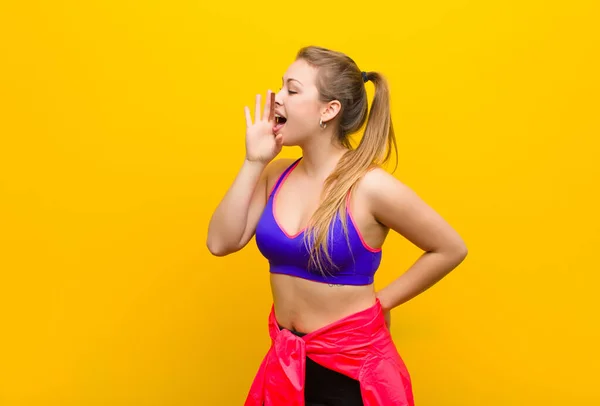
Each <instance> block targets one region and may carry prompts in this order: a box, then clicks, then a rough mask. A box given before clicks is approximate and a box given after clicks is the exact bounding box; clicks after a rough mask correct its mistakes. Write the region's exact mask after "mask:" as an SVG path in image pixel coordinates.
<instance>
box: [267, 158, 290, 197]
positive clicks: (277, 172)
mask: <svg viewBox="0 0 600 406" xmlns="http://www.w3.org/2000/svg"><path fill="white" fill-rule="evenodd" d="M296 160H297V158H280V159H275V160H273V161H271V162H269V165H267V167H266V168H265V170H264V176H265V178H266V181H267V191H271V189H273V187H274V186H275V183H277V180H278V179H279V177H280V176H281V175H282V174H283V172H284V171H285V170H286V169H287V168H289V167H290V165H292V164H293V163H294V162H296Z"/></svg>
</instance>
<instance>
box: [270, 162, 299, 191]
mask: <svg viewBox="0 0 600 406" xmlns="http://www.w3.org/2000/svg"><path fill="white" fill-rule="evenodd" d="M301 159H302V157H300V158H298V159H296V160H295V161H294V162H293V163H292V164H291V165H290V166H288V167H287V168H286V169H285V171H283V173H282V174H281V175H279V178H278V179H277V182H276V183H275V186H273V189H271V193H269V197H271V196H272V195H273V193H275V192H276V191H277V189H279V186H281V183H282V182H283V180H284V179H285V177H286V176H287V174H288V173H289V172H290V171H291V170H292V169H293V168H294V167H295V166H296V165H297V164H298V162H300V160H301Z"/></svg>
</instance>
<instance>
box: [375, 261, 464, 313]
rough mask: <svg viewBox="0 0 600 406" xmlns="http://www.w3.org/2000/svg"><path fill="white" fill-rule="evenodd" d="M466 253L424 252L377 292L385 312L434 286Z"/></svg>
mask: <svg viewBox="0 0 600 406" xmlns="http://www.w3.org/2000/svg"><path fill="white" fill-rule="evenodd" d="M465 256H466V253H462V252H459V251H456V252H435V251H431V252H426V253H424V254H423V255H421V257H419V259H418V260H417V261H416V262H415V263H414V264H413V266H411V267H410V268H409V269H408V270H407V271H406V272H405V273H403V274H402V275H401V276H400V277H398V278H397V279H396V280H394V281H393V282H391V283H390V284H389V285H387V286H386V287H385V288H383V289H381V290H380V291H378V292H377V297H378V298H379V300H380V302H381V306H382V307H383V309H384V310H385V311H389V310H391V309H393V308H394V307H396V306H399V305H401V304H402V303H405V302H407V301H409V300H410V299H412V298H414V297H415V296H417V295H419V294H420V293H422V292H424V291H425V290H427V289H429V288H430V287H431V286H433V285H435V284H436V283H437V282H438V281H440V280H441V279H442V278H443V277H444V276H446V275H447V274H448V273H450V272H451V271H452V270H453V269H454V268H456V267H457V266H458V265H459V264H460V263H461V262H462V261H463V259H464V258H465Z"/></svg>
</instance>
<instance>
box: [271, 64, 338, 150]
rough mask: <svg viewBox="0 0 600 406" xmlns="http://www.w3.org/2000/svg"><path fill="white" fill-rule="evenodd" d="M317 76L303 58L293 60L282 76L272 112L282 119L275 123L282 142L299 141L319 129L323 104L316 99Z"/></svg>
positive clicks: (299, 143)
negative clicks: (281, 135)
mask: <svg viewBox="0 0 600 406" xmlns="http://www.w3.org/2000/svg"><path fill="white" fill-rule="evenodd" d="M316 78H317V69H316V68H313V67H312V66H310V65H309V64H308V63H307V62H305V61H303V60H297V61H295V62H294V63H292V64H291V65H290V66H289V68H288V69H287V71H286V72H285V75H284V76H283V82H282V87H281V90H280V91H279V92H278V93H277V94H276V95H275V113H276V114H278V115H280V116H282V117H284V118H285V122H284V123H279V124H277V125H276V127H275V132H276V133H282V134H283V143H284V145H287V146H290V145H301V144H303V143H304V142H305V141H306V140H307V139H308V138H309V137H311V136H312V135H314V134H317V133H319V130H321V128H320V127H319V120H320V118H321V117H322V113H323V111H324V108H326V105H325V104H324V103H322V102H321V101H319V91H318V90H317V87H316V84H315V81H316ZM278 121H279V120H276V122H278ZM282 121H283V120H282Z"/></svg>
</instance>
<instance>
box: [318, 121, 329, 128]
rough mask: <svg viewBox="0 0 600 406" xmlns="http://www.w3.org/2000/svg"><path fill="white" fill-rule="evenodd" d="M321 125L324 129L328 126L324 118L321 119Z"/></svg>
mask: <svg viewBox="0 0 600 406" xmlns="http://www.w3.org/2000/svg"><path fill="white" fill-rule="evenodd" d="M319 127H321V128H323V129H324V128H325V127H327V123H324V122H323V119H322V118H321V119H320V120H319Z"/></svg>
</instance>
